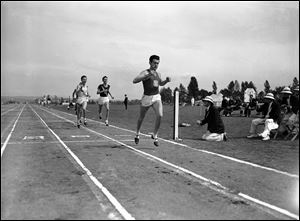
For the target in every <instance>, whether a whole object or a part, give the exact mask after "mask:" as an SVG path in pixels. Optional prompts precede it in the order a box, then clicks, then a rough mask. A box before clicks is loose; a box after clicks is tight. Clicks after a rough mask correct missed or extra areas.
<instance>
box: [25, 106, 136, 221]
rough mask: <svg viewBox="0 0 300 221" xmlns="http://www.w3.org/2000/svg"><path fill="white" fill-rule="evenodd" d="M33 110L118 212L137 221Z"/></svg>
mask: <svg viewBox="0 0 300 221" xmlns="http://www.w3.org/2000/svg"><path fill="white" fill-rule="evenodd" d="M30 108H31V110H32V111H33V112H34V113H35V114H36V115H37V116H38V117H39V118H40V120H41V121H42V123H43V124H44V125H45V126H46V128H47V129H48V130H49V131H50V132H51V133H52V134H53V135H54V136H55V137H56V139H57V140H58V141H59V142H60V143H61V145H63V147H64V148H65V149H66V150H67V151H68V153H69V154H70V155H71V156H72V157H73V158H74V160H75V161H76V162H77V163H78V165H79V166H80V167H81V168H82V169H83V170H84V171H85V172H86V174H87V175H88V176H89V178H90V179H91V180H92V181H93V183H94V184H95V185H96V186H97V187H98V188H99V189H100V190H101V191H102V192H103V194H104V195H105V196H106V197H107V198H108V200H109V201H110V202H111V203H112V205H113V206H114V207H115V208H116V209H117V211H118V212H119V213H120V214H121V215H122V216H123V217H124V218H125V219H126V220H135V218H134V217H133V216H132V215H131V214H130V213H128V212H127V211H126V209H125V208H124V207H123V206H122V205H121V204H120V203H119V202H118V201H117V199H116V198H115V197H114V196H113V195H112V194H111V193H110V192H109V191H108V190H107V189H106V187H104V186H103V185H102V184H101V183H100V181H99V180H98V179H97V178H96V177H94V175H93V174H92V173H91V171H90V170H89V169H88V168H86V167H85V165H84V164H83V163H82V162H81V160H80V159H79V158H78V157H77V156H76V155H75V154H74V153H73V152H72V151H71V149H70V148H69V147H68V146H67V145H66V144H65V143H64V142H63V141H62V140H61V139H60V137H59V136H58V135H57V134H56V133H54V131H53V130H52V129H51V128H49V126H48V125H47V124H46V123H45V121H44V120H43V119H42V118H41V117H40V116H39V115H38V113H37V112H36V111H35V110H34V109H33V108H32V107H31V106H30Z"/></svg>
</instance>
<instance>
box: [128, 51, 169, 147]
mask: <svg viewBox="0 0 300 221" xmlns="http://www.w3.org/2000/svg"><path fill="white" fill-rule="evenodd" d="M159 62H160V58H159V56H157V55H152V56H150V58H149V64H150V68H149V69H146V70H144V71H142V72H141V73H140V74H139V75H138V76H137V77H136V78H134V80H133V83H134V84H136V83H139V82H141V81H142V82H143V88H144V94H143V96H142V100H141V106H140V116H139V118H138V122H137V129H136V136H135V138H134V141H135V143H136V144H138V143H139V134H140V129H141V126H142V123H143V120H144V118H145V115H146V113H147V111H148V110H149V108H150V107H152V108H153V109H154V111H155V115H156V119H155V127H154V133H153V135H152V139H154V145H155V146H158V145H159V144H158V129H159V127H160V122H161V118H162V116H163V105H162V102H161V96H160V94H159V86H164V85H165V84H167V83H168V82H170V81H171V78H170V77H167V78H166V80H164V81H163V80H162V79H161V74H160V73H158V72H157V71H156V70H157V68H158V65H159Z"/></svg>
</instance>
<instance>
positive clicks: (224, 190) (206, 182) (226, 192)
mask: <svg viewBox="0 0 300 221" xmlns="http://www.w3.org/2000/svg"><path fill="white" fill-rule="evenodd" d="M42 110H44V109H42ZM44 111H46V112H48V113H50V114H52V115H54V116H56V117H58V118H60V119H63V120H65V121H68V122H71V123H72V122H73V121H71V120H69V119H66V118H64V117H61V116H59V115H57V114H55V113H52V112H50V111H47V110H44ZM83 128H84V129H85V130H88V131H90V132H92V133H95V134H98V135H100V136H102V137H105V138H107V139H110V140H112V141H115V142H116V143H119V144H121V145H122V146H125V147H128V148H129V149H131V150H133V151H135V152H137V153H139V154H141V155H144V156H146V158H147V159H150V160H154V161H158V162H160V163H162V164H165V165H168V166H169V167H171V168H175V169H176V170H175V171H177V170H179V171H181V172H183V173H186V174H187V175H191V176H193V177H195V178H198V179H200V180H201V181H204V182H203V183H201V184H202V185H204V186H207V187H208V188H210V189H213V190H215V191H217V192H219V193H222V194H224V195H226V196H229V197H231V198H234V197H238V196H240V197H241V198H243V199H245V200H247V201H248V202H250V203H252V205H254V206H257V205H260V206H263V207H262V208H261V209H262V210H263V211H265V212H269V213H271V214H273V213H272V211H276V212H278V213H280V214H283V215H286V216H288V217H291V218H294V219H297V220H299V216H298V215H297V214H293V213H291V212H290V211H288V210H285V209H282V208H280V207H277V206H274V205H272V204H269V203H266V202H263V201H261V200H259V199H256V198H253V197H250V196H247V195H246V194H243V193H241V192H239V193H236V194H234V193H233V192H232V191H231V190H230V189H228V188H227V187H225V186H223V185H222V184H220V183H218V182H216V181H213V180H210V179H207V178H205V177H203V176H201V175H199V174H196V173H194V172H192V171H190V170H187V169H185V168H183V167H180V166H177V165H175V164H173V163H170V162H168V161H165V160H163V159H161V158H159V157H156V156H153V155H151V154H148V153H146V152H143V151H141V150H138V149H136V148H134V147H132V146H129V145H127V144H125V143H122V142H120V141H118V140H115V139H114V138H111V137H108V136H106V135H104V134H101V133H99V132H97V131H94V130H92V129H90V128H87V127H83ZM265 208H267V209H271V211H267V210H266V209H265ZM273 215H274V214H273ZM275 216H276V215H275Z"/></svg>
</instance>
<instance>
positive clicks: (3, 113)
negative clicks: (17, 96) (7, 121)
mask: <svg viewBox="0 0 300 221" xmlns="http://www.w3.org/2000/svg"><path fill="white" fill-rule="evenodd" d="M17 107H18V106H16V107H14V108H12V109H9V110H7V111H5V112H3V113H1V117H2V116H3V115H4V114H7V113H8V112H10V111H12V110H14V109H16V108H17Z"/></svg>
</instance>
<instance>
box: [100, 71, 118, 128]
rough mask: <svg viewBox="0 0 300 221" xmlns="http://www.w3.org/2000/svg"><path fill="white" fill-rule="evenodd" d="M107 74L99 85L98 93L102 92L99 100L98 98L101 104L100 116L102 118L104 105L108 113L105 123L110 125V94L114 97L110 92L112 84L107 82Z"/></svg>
mask: <svg viewBox="0 0 300 221" xmlns="http://www.w3.org/2000/svg"><path fill="white" fill-rule="evenodd" d="M107 80H108V78H107V76H104V77H103V78H102V82H103V84H100V85H99V86H98V90H97V94H100V97H99V100H98V105H99V118H100V119H102V107H103V106H105V108H106V115H105V125H106V126H108V116H109V99H108V94H109V95H110V97H111V98H112V99H114V97H113V96H112V95H111V93H110V92H109V89H110V85H109V84H108V83H107Z"/></svg>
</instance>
